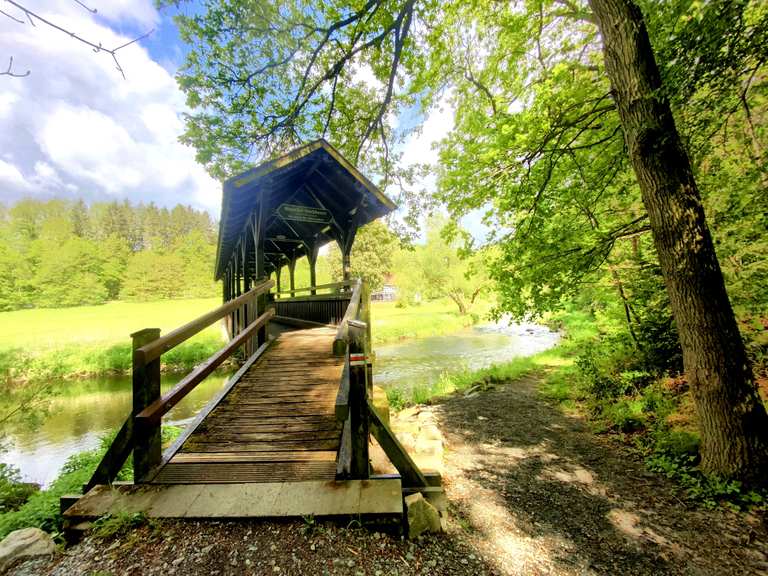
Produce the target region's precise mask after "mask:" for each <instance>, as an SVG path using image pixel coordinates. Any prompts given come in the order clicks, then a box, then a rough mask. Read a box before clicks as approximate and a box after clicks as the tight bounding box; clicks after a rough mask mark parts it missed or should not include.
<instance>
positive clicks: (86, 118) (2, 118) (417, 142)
mask: <svg viewBox="0 0 768 576" xmlns="http://www.w3.org/2000/svg"><path fill="white" fill-rule="evenodd" d="M84 3H85V5H86V6H87V7H88V8H92V9H96V10H97V13H96V14H93V13H91V12H89V11H88V10H86V9H85V8H84V7H82V6H81V5H80V4H78V3H77V2H76V1H75V0H23V4H24V5H25V6H26V7H27V8H29V9H30V10H33V11H35V12H36V13H38V14H39V15H41V16H43V17H45V18H47V19H49V20H51V21H53V22H55V23H57V24H59V25H61V26H63V27H65V28H67V29H68V30H72V31H74V32H76V33H77V34H79V35H80V36H82V37H84V38H86V39H89V40H92V41H94V42H96V43H101V44H102V45H103V46H107V47H115V46H119V45H121V44H124V43H125V42H128V41H129V40H132V39H134V38H136V37H138V36H140V35H141V34H143V33H145V32H147V31H149V30H153V32H152V34H151V35H150V36H149V37H147V38H146V39H144V40H142V41H141V42H139V43H136V44H132V45H131V46H128V47H126V48H124V49H122V50H120V51H119V52H118V58H119V62H120V65H121V66H122V68H123V70H124V72H125V78H123V76H122V75H121V74H120V72H119V71H118V70H117V69H116V67H115V64H114V62H113V61H112V58H111V56H110V55H109V54H107V53H104V52H100V53H95V52H94V51H93V49H91V48H89V47H88V46H84V45H82V44H81V43H79V42H77V41H75V40H73V39H71V38H69V37H67V36H66V35H65V34H63V33H61V32H59V31H57V30H54V29H52V28H50V27H48V26H44V25H42V24H40V23H38V24H37V26H32V25H30V23H29V22H28V21H26V20H25V18H24V15H23V13H21V12H20V11H18V10H16V9H15V8H14V7H13V6H11V5H10V4H8V3H6V2H3V5H2V6H1V7H0V9H2V10H3V11H4V12H7V13H9V14H10V15H12V16H15V17H18V18H19V19H20V20H22V22H23V23H18V22H15V21H14V20H11V19H10V18H7V17H4V16H3V15H2V14H0V68H1V69H2V70H5V69H6V68H7V66H8V59H9V58H10V57H13V68H12V70H13V71H14V72H16V73H24V72H25V71H27V70H29V71H30V74H29V76H27V77H24V78H12V77H9V76H0V201H2V202H3V203H5V204H9V203H12V202H14V201H16V200H18V199H19V198H21V197H24V196H31V197H39V198H48V197H51V196H56V197H65V198H67V197H68V198H84V199H85V200H86V201H95V200H99V201H105V200H107V201H108V200H123V199H129V200H130V201H132V202H150V201H152V202H155V203H156V204H158V205H161V206H173V205H175V204H177V203H182V204H188V205H191V206H194V207H196V208H199V209H205V210H207V211H209V212H210V213H211V214H212V215H213V216H214V217H218V215H219V208H220V205H221V184H220V183H219V182H217V181H216V180H214V179H213V178H211V177H210V176H209V175H208V174H207V172H206V171H205V169H204V168H203V167H202V166H201V165H199V164H198V163H197V162H196V161H195V154H194V150H192V149H191V148H189V147H187V146H184V145H182V144H181V143H180V142H179V141H178V137H179V135H180V134H181V133H182V131H183V119H182V114H183V113H184V111H185V110H186V105H185V100H184V96H183V94H182V92H181V91H180V90H179V88H178V86H177V85H176V82H175V80H174V73H175V71H176V69H177V67H178V66H179V64H180V63H181V62H182V61H183V57H184V46H183V44H182V43H181V41H180V39H179V37H178V33H177V30H176V27H175V25H174V23H173V21H172V13H171V12H166V10H165V9H164V10H163V11H161V12H158V10H156V9H155V7H154V4H153V2H152V1H151V0H84ZM183 6H184V7H182V8H181V9H183V10H194V9H195V5H194V4H184V5H183ZM360 74H361V75H362V76H365V71H364V70H361V72H360ZM371 78H372V77H371ZM372 81H374V82H375V79H372ZM411 120H413V119H411V118H409V121H411ZM452 126H453V109H452V108H451V107H450V105H449V104H448V103H447V102H446V103H445V104H444V105H443V106H441V107H438V108H437V109H436V110H434V111H433V112H431V113H430V114H429V116H428V117H426V118H425V119H424V123H423V127H422V128H423V129H422V130H421V131H420V132H419V133H418V134H414V135H413V136H411V137H410V138H409V139H408V141H406V143H405V144H404V146H405V150H404V151H405V157H406V158H409V159H411V161H413V162H420V163H421V162H433V163H434V162H436V161H437V154H436V152H435V151H434V149H433V146H432V144H433V143H434V142H436V141H437V140H439V139H441V138H442V137H444V136H445V135H446V134H447V133H448V131H449V130H450V129H451V128H452ZM434 184H435V180H434V176H431V177H428V178H427V180H426V181H425V182H424V183H423V185H424V186H426V187H427V188H432V187H434ZM469 223H470V225H471V227H473V228H474V227H475V224H474V222H473V219H472V218H470V220H469Z"/></svg>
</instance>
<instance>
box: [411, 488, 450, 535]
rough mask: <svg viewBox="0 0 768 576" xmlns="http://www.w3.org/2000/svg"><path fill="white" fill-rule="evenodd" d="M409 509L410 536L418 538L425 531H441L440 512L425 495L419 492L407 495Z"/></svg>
mask: <svg viewBox="0 0 768 576" xmlns="http://www.w3.org/2000/svg"><path fill="white" fill-rule="evenodd" d="M405 506H406V508H407V509H408V537H409V538H418V537H419V536H420V535H421V534H423V533H424V532H440V531H441V530H442V524H441V522H440V513H439V512H438V511H437V508H435V507H434V506H432V504H430V503H429V502H427V500H425V499H424V496H423V495H422V494H421V493H420V492H417V493H416V494H411V495H410V496H406V497H405Z"/></svg>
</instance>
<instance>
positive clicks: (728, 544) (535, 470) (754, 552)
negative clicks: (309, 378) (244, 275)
mask: <svg viewBox="0 0 768 576" xmlns="http://www.w3.org/2000/svg"><path fill="white" fill-rule="evenodd" d="M537 385H538V379H537V378H536V377H529V378H523V379H521V380H518V381H515V382H512V383H509V384H508V385H506V386H503V387H500V388H497V389H495V390H491V391H488V392H484V393H481V394H478V395H474V396H472V397H464V396H461V395H457V396H453V397H451V398H448V399H446V400H444V401H442V402H440V403H439V404H438V405H437V406H436V407H435V410H434V411H435V413H436V415H437V418H438V420H439V424H440V427H441V429H442V432H443V435H444V437H445V440H446V447H445V467H446V470H445V475H444V484H445V488H446V492H447V495H448V498H449V500H450V502H451V517H450V520H449V524H448V533H447V534H441V535H435V536H430V537H425V538H422V539H419V540H417V541H415V542H409V541H405V540H403V539H402V538H401V537H400V535H399V526H397V525H373V526H366V527H364V528H361V527H359V526H357V525H352V526H346V525H343V524H338V523H332V522H323V523H320V522H318V523H317V524H312V525H310V524H307V523H305V522H303V521H301V520H299V521H285V522H264V521H232V522H196V521H163V522H152V523H150V524H145V525H144V526H142V527H140V528H137V529H134V530H133V531H131V532H129V533H128V534H126V535H123V536H121V537H115V538H107V539H97V538H94V537H88V538H86V539H85V540H84V541H83V542H81V543H80V544H79V545H77V546H74V547H72V548H70V549H69V550H67V551H66V552H65V553H64V554H62V555H60V556H59V557H58V558H56V559H55V560H54V561H53V562H51V563H42V562H36V563H29V564H27V565H23V566H20V567H18V568H17V569H16V570H15V571H13V570H12V571H11V573H12V574H13V573H15V574H16V576H38V575H46V576H79V575H83V576H93V575H94V574H98V575H99V576H121V575H123V574H125V575H131V576H133V575H152V574H157V575H164V576H165V575H180V576H181V575H184V576H186V575H198V574H201V575H202V574H205V575H211V576H228V575H249V574H253V575H257V574H259V575H261V574H269V575H275V574H280V575H288V574H290V575H311V576H322V575H336V574H338V575H372V576H383V575H425V576H426V575H433V574H434V575H440V574H455V575H467V576H469V575H472V576H475V575H483V574H488V575H492V574H493V575H496V574H498V575H526V576H528V575H530V576H535V575H540V574H541V575H543V574H548V575H558V576H559V575H563V576H565V575H569V576H570V575H606V576H607V575H611V576H613V575H642V576H646V575H648V576H650V575H654V576H655V575H664V574H674V575H683V574H684V575H696V576H698V575H711V576H721V575H722V576H727V575H739V576H742V575H750V574H768V544H767V543H768V532H767V530H766V524H765V518H764V517H763V516H758V515H754V514H750V515H746V514H736V513H730V512H725V511H719V510H718V511H711V512H710V511H703V510H698V509H695V508H692V507H690V506H689V505H686V504H685V503H684V502H683V501H682V500H681V499H680V498H679V497H678V495H677V490H676V488H675V487H674V486H673V485H672V484H671V483H669V482H667V481H666V480H665V479H664V478H660V477H658V476H656V475H653V474H650V473H648V472H647V471H645V470H644V468H643V465H642V462H640V461H638V460H637V459H636V458H635V457H634V456H633V455H632V453H631V452H630V451H628V450H626V449H625V448H624V447H622V446H619V445H617V444H616V443H615V442H612V441H611V440H610V439H607V438H602V437H599V436H595V435H594V434H592V433H590V432H589V431H588V429H587V428H586V426H585V424H584V422H583V421H582V420H580V419H579V418H578V417H576V416H566V415H564V414H563V413H562V412H561V411H560V410H559V409H558V408H557V407H555V406H552V405H549V404H548V403H546V402H545V401H543V400H542V399H541V397H540V396H539V395H538V393H537Z"/></svg>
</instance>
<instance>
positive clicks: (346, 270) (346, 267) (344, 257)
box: [341, 246, 352, 282]
mask: <svg viewBox="0 0 768 576" xmlns="http://www.w3.org/2000/svg"><path fill="white" fill-rule="evenodd" d="M350 252H352V246H350V247H349V249H348V250H344V251H343V252H342V253H341V270H342V276H343V278H342V280H344V282H349V279H350V278H351V277H352V260H351V258H350Z"/></svg>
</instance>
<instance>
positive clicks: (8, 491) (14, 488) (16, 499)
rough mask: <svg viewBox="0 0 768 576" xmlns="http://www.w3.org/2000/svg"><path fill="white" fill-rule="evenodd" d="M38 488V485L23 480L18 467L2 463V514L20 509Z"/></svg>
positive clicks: (0, 486) (0, 512) (0, 491)
mask: <svg viewBox="0 0 768 576" xmlns="http://www.w3.org/2000/svg"><path fill="white" fill-rule="evenodd" d="M37 490H38V488H37V486H36V485H34V484H29V483H25V482H22V481H21V474H20V472H19V470H18V468H16V467H15V466H11V465H10V464H3V463H0V514H4V513H6V512H11V511H13V510H18V509H19V508H20V507H21V506H22V505H23V504H24V503H25V502H26V501H27V500H29V497H30V496H32V494H34V493H35V492H37Z"/></svg>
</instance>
